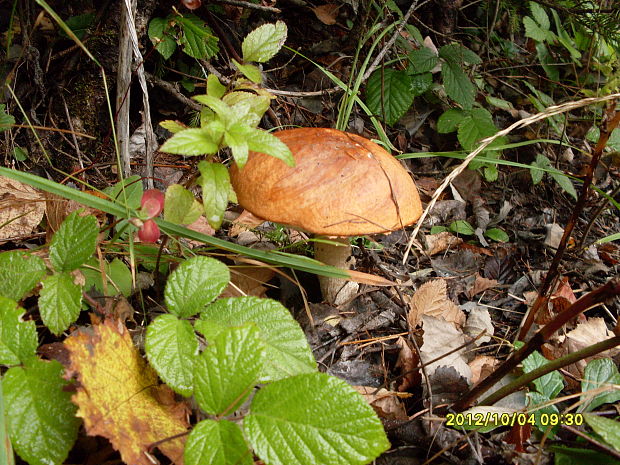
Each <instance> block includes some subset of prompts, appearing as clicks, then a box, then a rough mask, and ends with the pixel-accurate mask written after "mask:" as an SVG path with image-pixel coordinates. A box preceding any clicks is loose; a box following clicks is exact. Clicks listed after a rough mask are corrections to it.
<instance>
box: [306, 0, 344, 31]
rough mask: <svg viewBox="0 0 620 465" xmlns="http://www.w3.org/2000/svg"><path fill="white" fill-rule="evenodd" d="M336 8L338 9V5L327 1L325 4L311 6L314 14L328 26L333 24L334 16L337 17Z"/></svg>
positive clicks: (334, 22) (334, 21)
mask: <svg viewBox="0 0 620 465" xmlns="http://www.w3.org/2000/svg"><path fill="white" fill-rule="evenodd" d="M338 9H340V5H336V4H334V3H327V4H325V5H320V6H317V7H314V8H312V11H314V14H315V15H316V17H317V18H318V20H319V21H321V22H322V23H323V24H327V25H328V26H333V25H334V24H336V18H337V17H338Z"/></svg>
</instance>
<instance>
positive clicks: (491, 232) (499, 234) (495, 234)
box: [484, 228, 510, 242]
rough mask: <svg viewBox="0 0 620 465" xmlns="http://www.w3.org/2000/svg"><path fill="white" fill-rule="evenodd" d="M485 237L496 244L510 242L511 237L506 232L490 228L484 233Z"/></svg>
mask: <svg viewBox="0 0 620 465" xmlns="http://www.w3.org/2000/svg"><path fill="white" fill-rule="evenodd" d="M484 235H485V236H487V237H488V238H489V239H491V240H494V241H496V242H509V241H510V237H508V234H506V232H505V231H503V230H502V229H499V228H489V229H487V230H486V231H485V232H484Z"/></svg>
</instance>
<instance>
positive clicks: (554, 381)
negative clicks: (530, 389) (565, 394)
mask: <svg viewBox="0 0 620 465" xmlns="http://www.w3.org/2000/svg"><path fill="white" fill-rule="evenodd" d="M548 363H549V360H547V359H546V358H545V357H543V356H542V355H541V354H540V352H536V351H535V352H533V353H531V354H530V355H529V356H528V357H527V358H526V359H525V360H523V371H524V372H525V373H529V372H530V371H534V370H535V369H537V368H540V367H543V366H545V365H547V364H548ZM534 386H535V387H536V390H537V391H538V392H540V393H541V394H542V395H543V396H545V397H546V398H547V399H555V397H556V396H557V395H558V394H559V393H560V391H561V390H562V389H564V378H563V377H562V375H561V374H560V373H559V372H557V371H552V372H551V373H547V374H546V375H543V376H541V377H540V378H536V379H535V380H534Z"/></svg>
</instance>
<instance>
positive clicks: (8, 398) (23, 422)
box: [2, 359, 80, 465]
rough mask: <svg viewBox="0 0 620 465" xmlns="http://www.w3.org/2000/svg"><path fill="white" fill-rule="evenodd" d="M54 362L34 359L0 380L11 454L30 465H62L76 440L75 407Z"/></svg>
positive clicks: (59, 369) (59, 368)
mask: <svg viewBox="0 0 620 465" xmlns="http://www.w3.org/2000/svg"><path fill="white" fill-rule="evenodd" d="M62 373H63V368H62V365H61V364H60V363H58V362H57V361H51V362H44V361H42V360H38V359H34V360H32V361H31V363H29V364H28V365H27V366H25V367H13V368H10V369H9V370H8V371H7V372H6V373H5V374H4V376H3V378H2V393H3V396H4V399H5V406H6V421H7V424H8V429H9V436H10V438H11V443H12V444H13V448H14V449H15V452H17V454H18V455H19V456H20V457H21V458H22V459H24V460H25V461H26V462H28V463H29V464H30V465H49V464H60V463H64V461H65V459H66V458H67V455H68V453H69V450H70V449H71V447H72V446H73V443H74V442H75V439H76V437H77V432H78V427H79V424H80V422H79V420H78V419H77V418H76V417H75V412H76V410H77V407H76V406H75V405H73V404H72V403H71V392H69V391H68V390H67V391H65V390H64V387H65V386H66V385H67V384H68V382H67V381H65V380H64V379H63V378H62Z"/></svg>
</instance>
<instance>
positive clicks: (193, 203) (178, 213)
mask: <svg viewBox="0 0 620 465" xmlns="http://www.w3.org/2000/svg"><path fill="white" fill-rule="evenodd" d="M201 214H202V205H201V204H200V202H198V201H197V200H196V199H195V198H194V194H192V193H191V192H190V191H188V190H187V189H185V188H184V187H183V186H182V185H180V184H172V185H171V186H168V188H167V189H166V197H165V200H164V219H165V220H166V221H170V222H171V223H175V224H191V223H193V222H194V221H196V220H197V219H198V218H200V215H201Z"/></svg>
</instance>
